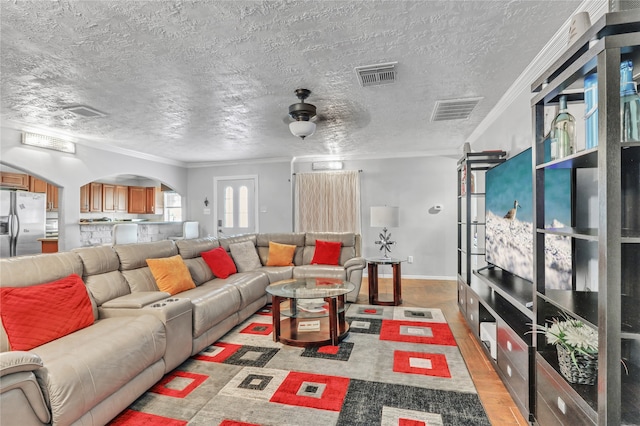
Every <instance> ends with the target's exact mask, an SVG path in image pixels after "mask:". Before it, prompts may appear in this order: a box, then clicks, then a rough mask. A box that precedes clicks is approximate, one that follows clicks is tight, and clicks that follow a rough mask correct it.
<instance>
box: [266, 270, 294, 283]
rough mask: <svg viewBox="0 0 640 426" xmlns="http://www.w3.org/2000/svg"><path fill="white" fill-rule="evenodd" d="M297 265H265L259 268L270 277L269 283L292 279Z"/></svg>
mask: <svg viewBox="0 0 640 426" xmlns="http://www.w3.org/2000/svg"><path fill="white" fill-rule="evenodd" d="M295 268H297V266H295V267H294V266H263V267H262V268H260V269H259V271H260V272H263V273H264V274H266V275H267V277H268V278H269V283H270V284H273V283H275V282H278V281H282V280H290V279H291V277H293V270H294V269H295Z"/></svg>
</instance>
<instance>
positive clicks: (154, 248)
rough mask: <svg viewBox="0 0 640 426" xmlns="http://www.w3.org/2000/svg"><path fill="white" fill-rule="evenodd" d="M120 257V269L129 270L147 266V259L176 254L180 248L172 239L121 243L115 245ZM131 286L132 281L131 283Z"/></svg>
mask: <svg viewBox="0 0 640 426" xmlns="http://www.w3.org/2000/svg"><path fill="white" fill-rule="evenodd" d="M113 249H114V250H115V251H116V253H117V254H118V258H120V270H121V271H129V270H133V269H138V268H146V267H147V259H159V258H163V257H170V256H175V255H176V254H178V248H177V247H176V245H175V243H174V242H173V241H171V240H162V241H155V242H152V243H137V244H119V245H116V246H114V247H113ZM129 285H130V286H131V283H129Z"/></svg>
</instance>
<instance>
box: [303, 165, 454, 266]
mask: <svg viewBox="0 0 640 426" xmlns="http://www.w3.org/2000/svg"><path fill="white" fill-rule="evenodd" d="M456 164H457V160H455V159H452V158H447V157H414V158H394V159H368V160H350V161H344V165H345V170H362V173H361V174H360V183H361V205H362V252H363V255H364V256H365V257H367V256H368V257H377V256H379V255H380V252H379V246H377V245H376V244H375V241H376V240H377V239H378V235H379V233H380V232H382V229H380V228H371V226H370V225H369V224H370V207H371V206H380V205H388V206H397V207H399V210H400V226H399V227H398V228H392V229H389V231H390V232H391V235H392V240H395V241H396V244H395V245H394V246H393V247H392V252H391V255H392V256H393V257H396V258H399V259H406V258H407V256H413V258H414V262H413V263H412V264H408V263H403V264H402V275H403V276H404V277H420V278H448V279H455V277H456V270H457V256H456V253H457V228H456V220H457V210H456V208H457V207H456V194H457V192H456V180H457V172H456ZM310 170H311V163H309V162H306V163H305V162H296V163H294V171H295V172H308V171H310ZM436 204H441V205H442V206H443V209H442V211H440V212H435V211H434V210H433V206H435V205H436ZM387 269H388V270H385V269H384V268H383V269H381V270H380V273H382V272H385V273H388V274H390V273H391V269H390V268H387Z"/></svg>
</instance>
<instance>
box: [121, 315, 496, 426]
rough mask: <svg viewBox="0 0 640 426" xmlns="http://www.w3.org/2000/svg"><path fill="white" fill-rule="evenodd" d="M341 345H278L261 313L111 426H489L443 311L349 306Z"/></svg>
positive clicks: (177, 371)
mask: <svg viewBox="0 0 640 426" xmlns="http://www.w3.org/2000/svg"><path fill="white" fill-rule="evenodd" d="M347 320H348V322H349V324H350V331H349V335H348V336H347V337H346V338H345V339H344V340H343V341H342V342H341V343H340V344H339V345H338V346H322V347H316V348H297V347H291V346H286V345H282V344H280V343H276V342H274V341H273V334H272V333H273V327H272V318H271V316H270V313H269V312H268V311H264V310H263V311H260V312H258V313H257V314H256V315H254V316H253V317H251V318H249V319H248V320H247V321H245V322H244V323H243V324H241V325H239V326H238V327H236V328H235V329H234V330H232V331H231V332H230V333H229V334H227V335H226V336H224V337H223V338H222V339H221V340H220V341H218V342H216V343H214V344H213V345H211V346H209V347H207V348H206V349H205V350H203V351H202V352H200V353H199V354H197V355H195V356H193V357H191V358H190V359H189V360H187V361H185V362H184V363H183V364H182V365H181V366H179V367H178V368H176V369H175V370H174V371H172V372H170V373H169V374H167V375H166V376H165V377H164V378H163V379H162V380H161V381H160V382H158V383H157V384H156V385H155V386H154V387H152V388H151V389H150V390H149V391H148V392H146V393H145V394H144V395H142V396H141V397H140V398H139V399H138V400H137V401H136V402H135V403H133V404H132V405H131V406H130V407H129V408H128V409H127V410H126V411H124V412H123V413H121V414H120V415H119V416H118V417H116V418H115V419H114V420H113V421H112V422H111V424H112V425H133V426H141V425H223V426H232V425H236V426H240V425H261V426H266V425H304V426H313V425H318V426H327V425H350V426H351V425H367V426H369V425H383V426H391V425H393V426H420V425H423V426H426V425H429V426H434V425H474V426H475V425H489V421H488V419H487V417H486V414H485V412H484V409H483V408H482V404H481V403H480V400H479V398H478V396H477V393H476V389H475V387H474V385H473V382H472V381H471V377H470V376H469V372H468V370H467V368H466V365H465V363H464V360H463V359H462V356H461V355H460V351H459V350H458V347H457V346H456V342H455V339H454V338H453V335H452V333H451V331H450V329H449V326H448V325H447V323H446V320H445V318H444V316H443V314H442V312H441V311H440V310H438V309H427V308H405V307H387V306H385V307H381V306H367V305H350V306H349V307H348V311H347Z"/></svg>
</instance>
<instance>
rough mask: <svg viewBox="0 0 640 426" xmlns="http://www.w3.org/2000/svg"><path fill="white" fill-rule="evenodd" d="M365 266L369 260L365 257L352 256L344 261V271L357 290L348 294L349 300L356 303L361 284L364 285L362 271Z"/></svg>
mask: <svg viewBox="0 0 640 426" xmlns="http://www.w3.org/2000/svg"><path fill="white" fill-rule="evenodd" d="M365 266H367V261H366V260H365V259H364V257H352V258H351V259H349V260H347V261H346V262H345V263H344V272H345V275H346V278H347V281H350V282H352V283H353V284H354V285H355V286H356V289H355V291H352V292H351V293H349V294H347V302H351V303H355V302H356V301H357V300H358V295H359V294H360V286H361V285H362V272H363V271H364V268H365Z"/></svg>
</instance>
